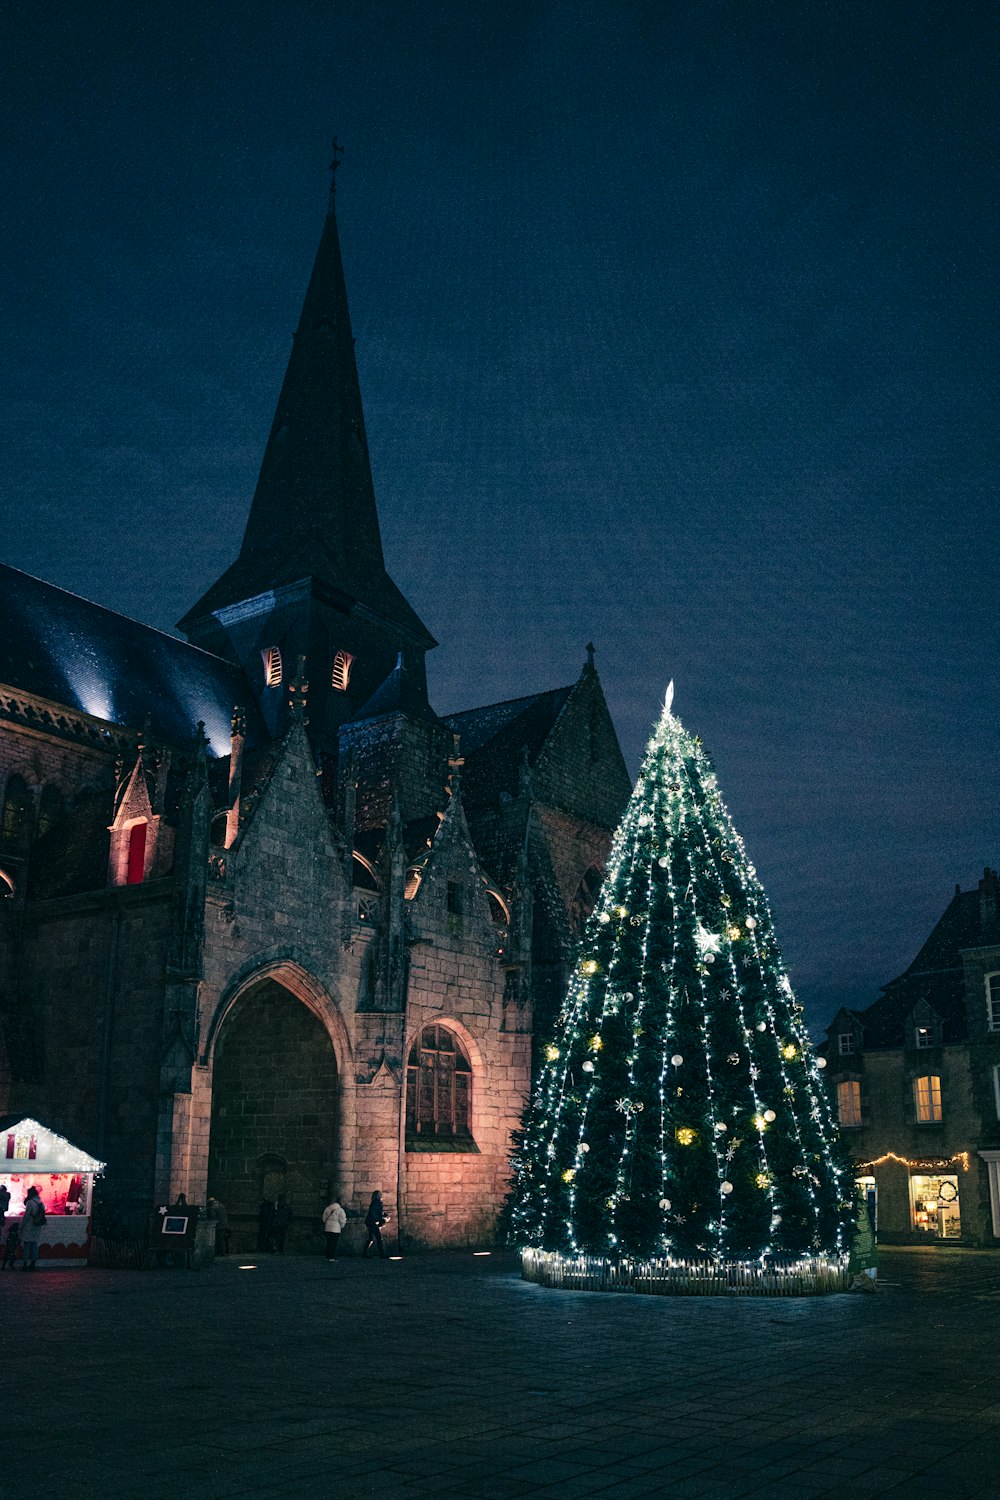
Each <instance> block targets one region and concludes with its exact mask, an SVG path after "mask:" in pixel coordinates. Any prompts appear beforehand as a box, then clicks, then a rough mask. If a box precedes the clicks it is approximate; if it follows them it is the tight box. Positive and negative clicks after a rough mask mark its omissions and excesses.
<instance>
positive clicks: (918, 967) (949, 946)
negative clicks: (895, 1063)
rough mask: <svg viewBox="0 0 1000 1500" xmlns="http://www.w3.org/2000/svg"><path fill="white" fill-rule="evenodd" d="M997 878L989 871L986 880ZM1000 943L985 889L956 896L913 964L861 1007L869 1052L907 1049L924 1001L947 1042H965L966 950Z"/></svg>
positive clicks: (998, 927)
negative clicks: (913, 1017)
mask: <svg viewBox="0 0 1000 1500" xmlns="http://www.w3.org/2000/svg"><path fill="white" fill-rule="evenodd" d="M996 878H997V877H996V876H995V875H994V874H993V873H992V872H988V873H987V875H986V876H985V877H984V883H986V884H988V883H989V882H990V881H991V880H992V881H993V882H994V883H995V882H996ZM992 943H1000V921H998V919H997V916H996V906H995V905H991V903H990V902H989V901H985V902H984V900H983V899H982V890H981V889H980V890H972V891H962V890H959V889H957V888H956V890H955V894H954V896H953V897H952V899H951V901H950V902H949V904H948V906H947V907H946V909H945V911H944V912H943V914H942V916H941V918H940V920H939V921H938V922H937V924H936V925H935V927H934V929H933V930H932V932H931V934H930V936H929V937H928V939H927V941H926V942H925V943H924V945H923V947H922V948H921V949H920V952H919V953H918V954H917V956H916V958H915V959H914V960H913V962H912V963H911V964H910V966H909V968H908V969H906V970H905V971H904V973H902V974H901V975H900V976H899V978H898V979H893V980H891V981H890V983H889V984H887V985H884V986H883V988H882V995H881V997H880V998H879V999H878V1000H876V1001H875V1003H874V1004H873V1005H870V1006H869V1007H868V1009H867V1010H862V1011H855V1012H854V1014H855V1015H857V1017H858V1019H859V1020H860V1022H861V1025H862V1028H863V1046H864V1048H865V1050H870V1049H874V1048H879V1047H901V1046H902V1045H903V1043H904V1033H905V1027H906V1021H907V1018H908V1017H909V1016H910V1014H911V1013H912V1011H913V1009H914V1007H915V1006H917V1005H918V1004H919V1003H920V1002H921V1001H922V1000H923V1001H926V1002H927V1004H928V1005H929V1006H930V1007H931V1008H932V1009H933V1010H934V1011H936V1013H937V1014H938V1015H939V1016H940V1017H941V1020H942V1023H943V1024H942V1040H943V1041H944V1042H946V1043H948V1042H962V1041H965V1040H966V1038H967V1035H968V1021H967V1014H966V1006H965V990H964V983H963V970H962V960H961V950H962V949H963V948H977V947H983V946H986V945H988V944H992Z"/></svg>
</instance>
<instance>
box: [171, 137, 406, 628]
mask: <svg viewBox="0 0 1000 1500" xmlns="http://www.w3.org/2000/svg"><path fill="white" fill-rule="evenodd" d="M338 155H339V148H338V147H337V145H336V142H334V157H335V163H336V161H337V160H338ZM334 180H335V178H334ZM303 578H314V579H316V580H318V581H319V582H320V583H321V584H326V585H327V586H332V587H333V589H334V590H336V592H337V593H338V594H339V595H344V596H346V597H347V598H348V599H353V600H357V601H360V602H361V603H362V604H363V605H364V606H365V607H366V608H367V609H370V610H373V611H374V612H375V613H376V614H377V615H379V616H381V617H382V618H383V619H385V620H387V621H388V622H390V623H391V624H393V625H396V626H401V627H402V628H403V629H404V630H405V631H407V633H408V634H409V635H411V636H412V637H415V638H416V639H417V640H420V641H421V642H422V644H423V645H424V647H425V649H426V647H427V646H430V645H433V644H434V642H433V638H432V637H431V635H430V633H429V631H428V630H427V629H426V627H425V626H424V625H423V624H422V623H421V621H420V620H419V618H418V617H417V615H416V614H415V613H414V611H413V610H412V609H411V607H410V606H409V604H408V603H407V602H406V600H405V599H404V598H403V596H402V594H401V593H400V592H399V590H398V589H397V588H396V586H395V584H394V583H393V582H392V580H391V579H390V578H389V576H388V574H387V573H386V571H385V559H384V556H383V553H382V538H381V535H380V532H379V523H378V512H377V510H376V505H375V488H374V484H373V482H372V472H371V464H370V462H369V457H368V442H367V438H366V436H365V423H364V414H363V412H362V407H361V390H360V386H359V383H358V370H357V363H356V361H355V356H354V338H353V335H352V333H351V318H350V313H349V310H348V305H347V288H346V284H345V280H344V267H343V261H342V259H341V253H340V238H339V234H338V231H337V218H336V213H335V199H334V193H333V189H332V186H331V192H330V202H329V207H328V210H327V215H326V221H325V223H324V225H323V233H322V237H321V239H320V244H319V250H318V252H317V255H316V262H315V264H314V266H313V271H312V276H311V277H310V280H309V286H308V289H307V291H306V296H305V302H304V303H303V306H302V314H301V317H300V318H299V325H298V328H297V329H296V332H295V336H294V341H293V344H292V352H291V355H290V357H289V361H288V368H287V370H286V372H285V379H284V382H283V384H282V387H281V394H280V396H279V397H278V405H277V410H276V412H275V415H274V422H273V424H272V426H271V433H270V436H269V438H268V441H267V447H266V449H265V451H264V459H263V462H262V464H261V468H260V477H259V478H258V481H257V488H256V491H255V493H254V498H253V504H252V506H251V509H250V517H249V520H248V522H247V528H246V533H245V535H244V538H243V545H242V547H241V548H240V553H239V557H238V558H237V560H236V562H235V563H233V565H232V566H231V567H230V568H228V569H227V571H226V572H225V573H224V574H223V575H222V577H221V578H220V579H219V581H218V582H217V583H216V584H214V585H213V587H212V588H210V589H209V591H208V593H207V594H205V595H204V597H203V598H202V599H201V600H200V601H199V602H198V604H196V605H195V606H194V608H193V609H191V610H190V611H189V612H188V614H187V615H185V617H184V619H183V620H182V621H181V622H180V624H181V628H182V629H188V627H190V626H195V627H196V629H195V633H196V634H198V633H200V632H198V630H197V624H198V622H200V621H204V620H205V619H206V617H207V616H209V615H211V614H213V613H215V612H216V611H218V610H221V609H225V608H226V607H227V606H230V605H233V604H237V603H239V602H241V601H243V600H246V599H250V598H252V597H255V596H257V595H259V594H261V593H264V592H265V591H266V590H269V589H274V588H280V587H282V586H284V585H287V584H290V583H293V582H297V581H298V580H300V579H303Z"/></svg>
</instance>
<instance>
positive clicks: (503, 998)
mask: <svg viewBox="0 0 1000 1500" xmlns="http://www.w3.org/2000/svg"><path fill="white" fill-rule="evenodd" d="M279 418H280V420H279V419H278V418H276V423H275V428H274V430H273V431H272V435H271V439H270V440H269V443H268V448H267V452H266V454H265V460H264V464H263V466H262V470H261V479H260V482H259V484H258V488H257V492H256V495H255V497H254V501H253V506H252V509H251V516H250V523H249V524H248V528H247V534H246V538H245V539H244V544H243V548H242V549H241V553H240V556H239V558H238V559H237V561H236V562H235V563H234V564H233V566H232V567H231V568H230V569H229V570H228V571H227V573H226V574H225V575H223V578H222V579H220V580H219V582H218V583H217V584H215V585H213V587H212V588H211V589H210V590H209V591H208V593H207V594H206V595H205V596H204V597H203V598H202V600H201V601H200V602H199V604H197V605H196V606H195V607H194V608H193V609H192V611H191V612H190V613H189V615H188V616H187V617H186V618H185V621H184V622H183V628H184V629H185V631H186V632H187V634H188V635H189V637H190V639H191V640H192V641H193V642H195V643H197V646H198V647H199V648H201V649H196V648H195V646H194V645H188V644H186V643H184V642H181V641H178V640H176V639H174V638H172V637H166V636H162V635H160V634H159V633H158V632H155V631H152V630H149V629H148V628H147V627H144V626H142V625H139V624H136V623H134V622H129V621H124V620H121V619H120V618H119V617H117V616H113V615H110V614H109V612H107V611H103V610H100V609H99V608H98V607H97V606H94V605H90V604H88V603H86V601H82V600H75V599H73V598H72V597H71V596H69V595H65V594H62V593H61V591H59V590H57V589H54V588H51V587H50V586H48V585H46V584H43V583H40V582H38V581H37V580H33V579H28V578H26V576H25V575H23V574H16V573H14V571H13V570H11V569H6V570H3V572H4V579H3V582H4V588H3V589H2V590H0V614H2V613H3V609H4V605H5V601H6V604H7V605H9V618H6V619H0V808H2V817H3V822H2V825H0V889H2V891H3V892H6V895H0V920H2V924H3V926H2V937H3V944H2V952H0V1028H2V1029H0V1112H10V1111H15V1110H21V1111H23V1112H25V1113H30V1114H32V1115H33V1116H35V1117H37V1118H40V1119H42V1120H44V1121H45V1122H46V1124H48V1125H49V1126H51V1127H52V1128H53V1129H55V1130H57V1131H58V1132H60V1133H61V1134H65V1135H66V1136H67V1137H69V1138H70V1139H72V1140H74V1141H76V1142H79V1143H80V1144H81V1145H83V1146H85V1147H87V1148H88V1149H90V1150H92V1151H93V1152H94V1153H95V1154H96V1155H97V1156H99V1157H100V1158H102V1159H104V1160H106V1161H107V1162H108V1171H107V1175H106V1180H105V1183H104V1189H103V1192H104V1199H105V1203H106V1210H105V1211H106V1212H107V1213H114V1214H116V1215H118V1216H120V1217H123V1218H126V1219H130V1220H132V1221H134V1222H135V1221H141V1220H142V1218H143V1217H144V1216H145V1215H146V1214H147V1213H148V1211H149V1210H150V1208H151V1207H152V1206H154V1205H155V1204H157V1203H163V1202H166V1201H167V1200H169V1199H172V1198H173V1197H175V1196H176V1194H178V1193H179V1192H184V1193H186V1195H187V1197H188V1200H189V1201H191V1202H198V1203H203V1202H204V1201H205V1199H206V1196H207V1195H208V1194H215V1195H216V1196H217V1197H219V1198H220V1199H222V1201H223V1202H225V1203H226V1205H227V1207H228V1209H229V1212H230V1217H231V1223H232V1226H233V1230H234V1248H235V1249H249V1248H251V1247H252V1246H253V1245H254V1244H255V1243H256V1235H257V1209H258V1205H259V1202H260V1200H261V1198H262V1196H266V1197H269V1198H275V1197H277V1196H278V1195H279V1194H284V1195H285V1196H286V1197H287V1198H288V1199H289V1201H290V1203H291V1205H292V1208H293V1211H294V1215H295V1217H294V1219H293V1224H292V1229H291V1233H290V1236H289V1246H290V1247H291V1248H292V1249H299V1250H308V1249H316V1248H318V1247H319V1245H320V1243H321V1237H320V1234H319V1216H320V1213H321V1210H322V1208H323V1206H324V1204H325V1203H326V1202H327V1201H328V1199H329V1196H330V1195H331V1193H333V1192H337V1193H339V1194H340V1195H341V1197H342V1200H343V1202H344V1203H345V1205H346V1206H347V1207H348V1208H349V1209H350V1210H351V1211H352V1214H353V1217H352V1219H351V1221H350V1223H349V1225H348V1229H347V1231H346V1232H345V1236H344V1240H345V1247H346V1248H348V1249H351V1248H355V1249H356V1248H358V1246H359V1244H360V1243H361V1240H362V1237H363V1229H362V1223H361V1221H362V1217H363V1214H364V1210H365V1207H366V1205H367V1203H368V1200H369V1198H370V1196H371V1194H372V1193H373V1192H374V1191H376V1190H378V1191H380V1192H381V1194H382V1196H383V1201H384V1203H385V1206H386V1209H387V1212H388V1234H389V1237H390V1240H391V1241H396V1242H399V1243H402V1244H404V1245H412V1246H442V1245H451V1246H470V1245H485V1244H489V1243H491V1241H492V1240H493V1237H494V1235H495V1233H496V1222H497V1214H498V1211H499V1209H500V1207H501V1204H502V1202H503V1198H504V1194H505V1191H506V1184H507V1177H508V1166H507V1163H508V1155H509V1150H510V1138H511V1133H512V1131H514V1130H515V1129H516V1128H517V1126H518V1124H519V1121H520V1118H521V1114H522V1111H523V1108H524V1105H525V1102H526V1099H527V1096H528V1093H529V1089H530V1082H531V1068H532V1052H533V1046H534V1044H535V1041H536V1033H537V1031H538V1028H539V1026H542V1027H544V1026H545V1025H547V1024H548V1022H549V1020H550V1019H551V1015H552V1013H553V1011H554V1009H555V1007H556V1005H557V1004H558V999H559V996H560V995H561V993H562V991H563V989H564V987H565V983H566V980H567V978H568V973H569V967H570V965H571V962H572V955H573V945H574V941H575V935H576V930H577V928H578V925H579V921H580V918H581V914H582V913H584V912H585V911H586V910H587V909H589V905H590V904H592V901H593V896H594V894H595V893H596V889H597V885H598V884H599V881H600V872H601V870H602V868H603V864H604V860H605V858H606V855H607V852H608V849H609V846H610V840H611V834H612V831H613V829H614V827H615V825H616V823H617V821H618V818H619V816H620V814H621V812H622V810H623V807H624V804H625V801H626V800H627V796H628V792H629V780H628V776H627V773H626V770H625V766H624V763H623V760H622V756H621V751H620V749H619V747H618V742H617V738H616V736H615V732H614V726H613V724H612V722H611V719H610V716H609V714H608V711H607V706H606V704H605V701H604V696H603V693H602V691H601V686H600V682H599V680H598V677H597V673H596V671H595V670H594V665H593V654H592V651H591V653H590V654H589V656H588V660H587V662H586V664H585V665H584V667H583V670H582V672H581V674H580V677H579V679H578V680H577V682H576V683H574V684H572V685H570V686H567V687H564V688H559V689H554V690H552V691H551V692H548V693H542V694H536V695H533V696H530V697H526V698H523V699H517V700H514V701H512V702H510V703H504V704H493V705H487V706H486V707H484V708H478V709H472V710H469V711H467V712H466V713H461V714H456V715H452V716H450V717H449V718H448V719H442V718H440V717H439V716H438V715H437V714H436V713H435V712H434V710H433V709H432V708H431V705H430V703H429V701H428V698H427V687H426V676H425V672H424V655H425V653H426V651H427V650H429V649H431V648H432V647H433V645H434V641H433V639H432V638H431V636H430V635H429V633H428V632H427V631H426V628H425V627H424V626H423V625H422V624H421V622H420V620H419V619H418V617H417V616H416V614H415V613H414V611H413V610H412V609H411V607H410V606H409V604H408V603H407V602H406V601H405V600H404V599H403V598H402V596H401V595H400V594H399V593H398V590H396V589H395V585H394V584H393V583H392V581H391V579H389V577H388V575H387V574H386V572H385V568H384V562H383V560H382V553H381V542H380V538H379V532H378V520H377V514H376V511H375V502H374V493H373V491H372V489H371V480H370V471H369V469H368V463H367V448H366V445H365V438H364V428H363V420H362V417H361V410H360V396H359V393H358V391H357V375H356V371H355V369H354V353H353V339H352V337H351V334H350V324H349V319H348V315H347V304H346V293H345V292H344V288H343V276H342V269H341V266H340V252H339V245H338V244H337V236H336V222H335V219H334V217H333V213H332V209H331V212H330V214H329V215H328V217H327V222H326V226H325V228H324V234H323V240H322V243H321V247H320V253H319V256H318V258H317V264H316V268H315V269H314V272H313V278H312V280H311V282H310V287H309V291H308V293H307V297H306V303H305V306H304V308H303V316H302V321H301V323H300V327H299V331H298V334H297V336H296V343H295V347H294V349H293V353H292V357H291V360H290V363H289V369H288V374H287V375H286V379H285V384H284V386H283V389H282V395H281V400H280V402H279ZM330 538H335V539H336V541H337V545H336V547H335V548H334V547H333V546H332V545H331V544H330V540H329V539H330ZM79 663H83V666H80V665H79ZM393 663H395V665H393ZM84 667H85V669H86V670H85V671H84ZM102 674H103V675H102ZM307 678H311V679H312V682H311V684H310V682H309V681H307ZM85 705H89V706H90V709H93V708H94V707H95V706H97V707H98V708H99V709H100V712H97V713H93V712H90V711H89V710H88V708H87V707H86V706H85ZM230 719H231V721H232V723H231V728H230V727H229V721H230ZM46 788H49V789H52V790H49V791H46V790H45V789H46Z"/></svg>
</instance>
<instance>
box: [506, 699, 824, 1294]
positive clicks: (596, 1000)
mask: <svg viewBox="0 0 1000 1500" xmlns="http://www.w3.org/2000/svg"><path fill="white" fill-rule="evenodd" d="M672 698H673V684H672V683H671V685H670V688H669V689H668V692H667V701H666V704H665V707H664V711H663V715H662V717H661V719H660V722H659V724H658V726H657V728H656V730H655V732H654V735H653V738H652V740H651V741H650V744H649V747H648V750H647V753H646V757H645V760H644V763H643V766H642V770H641V772H640V775H639V779H638V782H637V783H636V787H635V790H634V792H633V794H632V798H631V800H630V802H629V805H628V808H627V810H626V813H625V816H624V818H623V820H622V823H621V825H620V827H619V829H618V831H617V833H616V835H615V838H614V842H613V845H612V850H611V855H610V859H609V863H608V869H607V874H606V877H605V881H604V885H603V887H602V890H601V894H600V898H599V901H598V905H597V907H596V909H595V911H594V912H593V914H592V915H591V917H590V918H589V919H588V922H587V927H586V930H585V933H584V937H583V941H582V944H581V949H580V955H579V959H578V962H577V964H576V969H575V972H574V975H573V978H572V980H571V983H570V985H569V990H568V993H567V996H566V1000H565V1003H564V1006H563V1010H562V1013H561V1015H560V1018H559V1021H558V1025H557V1028H556V1032H555V1035H554V1036H553V1039H552V1041H551V1042H550V1043H549V1045H548V1047H547V1049H546V1050H545V1053H544V1058H545V1061H544V1066H543V1068H542V1071H541V1074H540V1078H539V1082H538V1086H537V1089H536V1092H535V1096H534V1099H533V1103H532V1107H531V1110H530V1112H529V1115H528V1118H527V1121H526V1124H525V1129H524V1130H523V1132H522V1133H521V1136H520V1138H519V1141H518V1145H517V1149H516V1152H515V1158H514V1171H515V1177H514V1186H513V1190H512V1195H511V1199H510V1224H511V1229H512V1237H513V1238H514V1240H515V1242H516V1243H518V1244H519V1245H521V1246H522V1247H535V1249H534V1250H531V1251H530V1252H529V1251H528V1250H527V1249H526V1253H530V1254H531V1255H536V1251H537V1250H538V1249H541V1250H542V1251H549V1252H558V1253H560V1254H561V1255H562V1256H563V1257H580V1256H585V1257H587V1256H589V1257H603V1258H604V1259H605V1261H606V1262H608V1263H611V1262H614V1261H615V1260H618V1261H620V1260H621V1258H622V1257H637V1258H639V1259H641V1260H645V1261H647V1262H649V1261H654V1260H655V1261H656V1263H657V1264H659V1265H664V1264H665V1265H669V1264H670V1263H671V1260H675V1261H676V1262H677V1263H680V1262H681V1261H682V1260H686V1261H688V1262H691V1261H692V1260H696V1259H697V1260H699V1261H701V1262H704V1261H705V1260H706V1258H707V1260H709V1261H711V1262H716V1263H741V1262H747V1261H750V1260H756V1261H758V1262H760V1263H765V1262H767V1261H768V1258H773V1259H777V1258H781V1259H783V1260H785V1261H788V1260H789V1259H795V1258H799V1259H802V1260H803V1261H804V1260H806V1259H810V1258H811V1259H812V1260H814V1261H815V1259H816V1257H830V1258H831V1259H832V1260H833V1261H837V1262H839V1260H840V1259H841V1257H843V1255H844V1254H845V1252H846V1249H847V1246H848V1244H849V1240H850V1233H851V1224H852V1221H853V1214H854V1188H853V1184H852V1179H851V1173H850V1170H849V1167H848V1163H847V1159H846V1157H845V1156H844V1155H843V1153H842V1148H841V1146H840V1142H839V1137H838V1132H837V1128H836V1126H835V1124H834V1120H833V1115H832V1111H831V1107H830V1102H829V1099H828V1097H827V1092H826V1090H825V1088H824V1087H823V1082H822V1077H821V1074H820V1069H821V1068H822V1067H823V1066H825V1061H824V1060H823V1059H817V1058H816V1056H815V1055H814V1053H813V1049H812V1046H811V1044H810V1041H809V1038H808V1035H807V1033H806V1030H805V1027H804V1025H803V1022H802V1007H801V1005H800V1004H798V1002H797V1001H796V1000H795V998H794V995H793V992H792V987H791V984H790V983H789V980H788V977H787V975H786V974H785V971H784V968H783V966H782V961H781V955H780V953H779V950H778V945H777V942H776V940H775V936H774V928H773V923H772V919H771V912H770V909H769V907H768V903H767V898H766V897H765V895H764V891H763V889H762V887H761V885H760V883H759V882H758V880H757V878H756V872H755V871H754V867H753V865H752V864H751V863H750V861H749V859H748V857H747V854H746V850H745V848H744V846H743V842H742V840H741V838H740V836H739V834H738V833H737V832H736V830H735V828H734V827H733V824H732V821H731V819H730V817H729V814H728V812H727V811H726V808H725V805H724V804H723V801H722V798H721V796H720V794H719V788H718V783H717V780H716V776H715V772H714V770H713V768H712V765H711V762H710V760H709V758H708V756H707V755H706V753H705V751H704V750H703V749H702V746H701V741H700V740H699V739H698V738H696V737H694V736H692V735H690V734H688V733H687V732H686V730H685V729H684V728H683V726H682V725H681V723H680V721H679V720H678V719H677V718H676V717H675V716H674V714H673V712H672V706H671V705H672ZM536 1258H537V1256H536Z"/></svg>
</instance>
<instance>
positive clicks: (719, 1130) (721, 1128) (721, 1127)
mask: <svg viewBox="0 0 1000 1500" xmlns="http://www.w3.org/2000/svg"><path fill="white" fill-rule="evenodd" d="M728 1129H729V1126H728V1125H727V1124H726V1122H725V1120H720V1121H719V1123H718V1124H717V1125H716V1127H715V1132H716V1135H725V1133H726V1131H727V1130H728Z"/></svg>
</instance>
